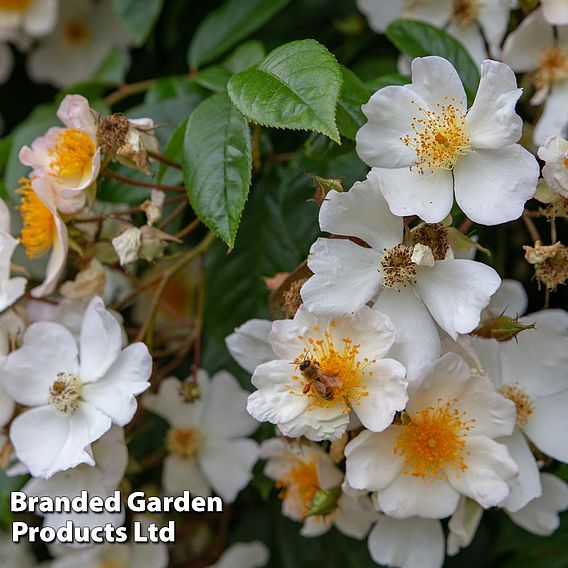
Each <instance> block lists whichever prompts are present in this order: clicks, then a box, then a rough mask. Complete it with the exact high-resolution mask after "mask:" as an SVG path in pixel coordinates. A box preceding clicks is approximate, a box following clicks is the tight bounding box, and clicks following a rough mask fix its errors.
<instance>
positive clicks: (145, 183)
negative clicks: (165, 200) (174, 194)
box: [104, 170, 185, 193]
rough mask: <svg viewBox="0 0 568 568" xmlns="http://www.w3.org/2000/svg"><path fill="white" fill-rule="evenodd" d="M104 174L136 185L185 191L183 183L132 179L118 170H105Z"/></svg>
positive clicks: (163, 189)
mask: <svg viewBox="0 0 568 568" xmlns="http://www.w3.org/2000/svg"><path fill="white" fill-rule="evenodd" d="M104 175H105V176H107V177H109V178H112V179H115V180H117V181H120V182H122V183H126V184H127V185H134V186H136V187H147V188H148V189H160V190H162V191H180V192H181V191H183V192H184V193H185V187H184V186H183V185H163V184H160V183H154V182H150V181H142V180H137V179H131V178H128V177H126V176H123V175H120V174H117V173H116V172H112V171H110V170H105V172H104Z"/></svg>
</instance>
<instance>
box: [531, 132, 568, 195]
mask: <svg viewBox="0 0 568 568" xmlns="http://www.w3.org/2000/svg"><path fill="white" fill-rule="evenodd" d="M538 156H539V158H541V159H542V160H544V161H545V162H546V165H545V166H544V168H543V170H542V175H543V176H544V179H545V181H546V183H547V184H548V185H549V186H550V187H551V188H552V189H554V190H556V191H557V192H558V193H560V194H561V195H563V196H564V197H568V140H564V139H563V138H560V137H559V136H551V137H548V138H546V139H545V140H544V142H543V143H542V146H541V147H540V148H539V149H538Z"/></svg>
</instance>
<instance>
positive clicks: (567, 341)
mask: <svg viewBox="0 0 568 568" xmlns="http://www.w3.org/2000/svg"><path fill="white" fill-rule="evenodd" d="M520 321H521V322H522V323H536V326H537V327H536V329H528V330H525V331H523V332H521V333H520V334H519V335H518V336H517V338H516V341H508V342H505V343H498V342H497V341H495V340H492V339H477V338H472V339H471V341H472V344H473V347H474V349H475V353H476V355H477V358H478V363H479V366H480V368H481V369H482V370H483V371H484V372H485V373H487V374H488V375H489V377H490V378H491V379H492V380H493V382H494V384H495V387H496V388H497V389H498V390H499V392H500V393H501V394H502V395H503V396H505V397H507V398H508V399H510V400H511V401H512V402H514V403H515V406H516V410H517V413H516V414H517V416H516V426H517V428H516V430H515V432H514V433H513V435H512V436H509V437H507V438H503V439H502V440H500V441H501V442H502V443H504V444H506V445H507V447H508V449H509V452H510V453H511V455H512V457H513V459H514V460H515V461H516V462H517V465H518V467H519V475H518V477H517V478H515V479H513V480H511V481H510V486H511V493H510V495H509V496H508V497H507V499H506V500H505V501H504V502H503V503H502V504H503V506H504V507H506V508H507V509H508V510H509V511H513V512H514V511H518V510H519V509H521V508H523V507H524V506H525V505H526V504H527V503H528V502H529V501H531V500H533V499H535V498H538V497H539V496H540V495H541V492H542V488H541V485H540V478H539V471H538V466H537V463H536V461H535V458H534V456H533V453H532V451H531V449H530V447H529V444H528V442H527V440H526V438H528V440H530V442H532V443H533V444H534V445H535V446H536V447H537V448H538V449H539V450H541V451H542V452H544V453H545V454H547V455H549V456H551V457H553V458H554V459H557V460H559V461H563V462H568V441H567V440H566V439H565V436H559V435H558V433H559V432H564V431H568V416H567V414H566V406H567V405H568V376H567V375H566V367H567V366H568V313H567V312H565V311H563V310H544V311H541V312H537V313H534V314H529V315H527V316H525V317H523V318H521V319H520Z"/></svg>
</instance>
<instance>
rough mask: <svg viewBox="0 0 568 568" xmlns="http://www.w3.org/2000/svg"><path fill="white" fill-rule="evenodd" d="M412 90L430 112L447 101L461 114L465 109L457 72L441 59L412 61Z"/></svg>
mask: <svg viewBox="0 0 568 568" xmlns="http://www.w3.org/2000/svg"><path fill="white" fill-rule="evenodd" d="M412 90H413V91H414V92H415V93H417V94H418V96H419V97H421V98H422V100H423V101H425V102H426V104H427V108H429V109H431V110H434V111H435V110H436V105H438V104H442V105H444V104H447V103H448V100H449V101H451V102H452V104H453V105H454V106H456V107H457V108H458V109H460V110H461V111H462V112H465V111H466V109H467V97H466V95H465V90H464V88H463V83H462V82H461V79H460V77H459V75H458V72H457V71H456V70H455V68H454V66H453V65H452V64H451V63H450V62H449V61H448V60H447V59H444V58H443V57H438V56H436V55H433V56H430V57H417V58H416V59H414V61H413V62H412ZM395 167H396V166H395Z"/></svg>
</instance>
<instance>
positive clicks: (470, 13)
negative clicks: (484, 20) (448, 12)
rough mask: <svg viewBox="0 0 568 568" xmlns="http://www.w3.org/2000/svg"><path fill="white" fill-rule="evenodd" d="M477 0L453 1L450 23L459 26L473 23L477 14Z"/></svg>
mask: <svg viewBox="0 0 568 568" xmlns="http://www.w3.org/2000/svg"><path fill="white" fill-rule="evenodd" d="M479 8H480V6H479V1H478V0H454V1H453V3H452V22H454V23H455V24H457V25H459V26H466V25H468V24H471V23H473V22H474V21H475V20H476V18H477V15H478V13H479Z"/></svg>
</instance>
